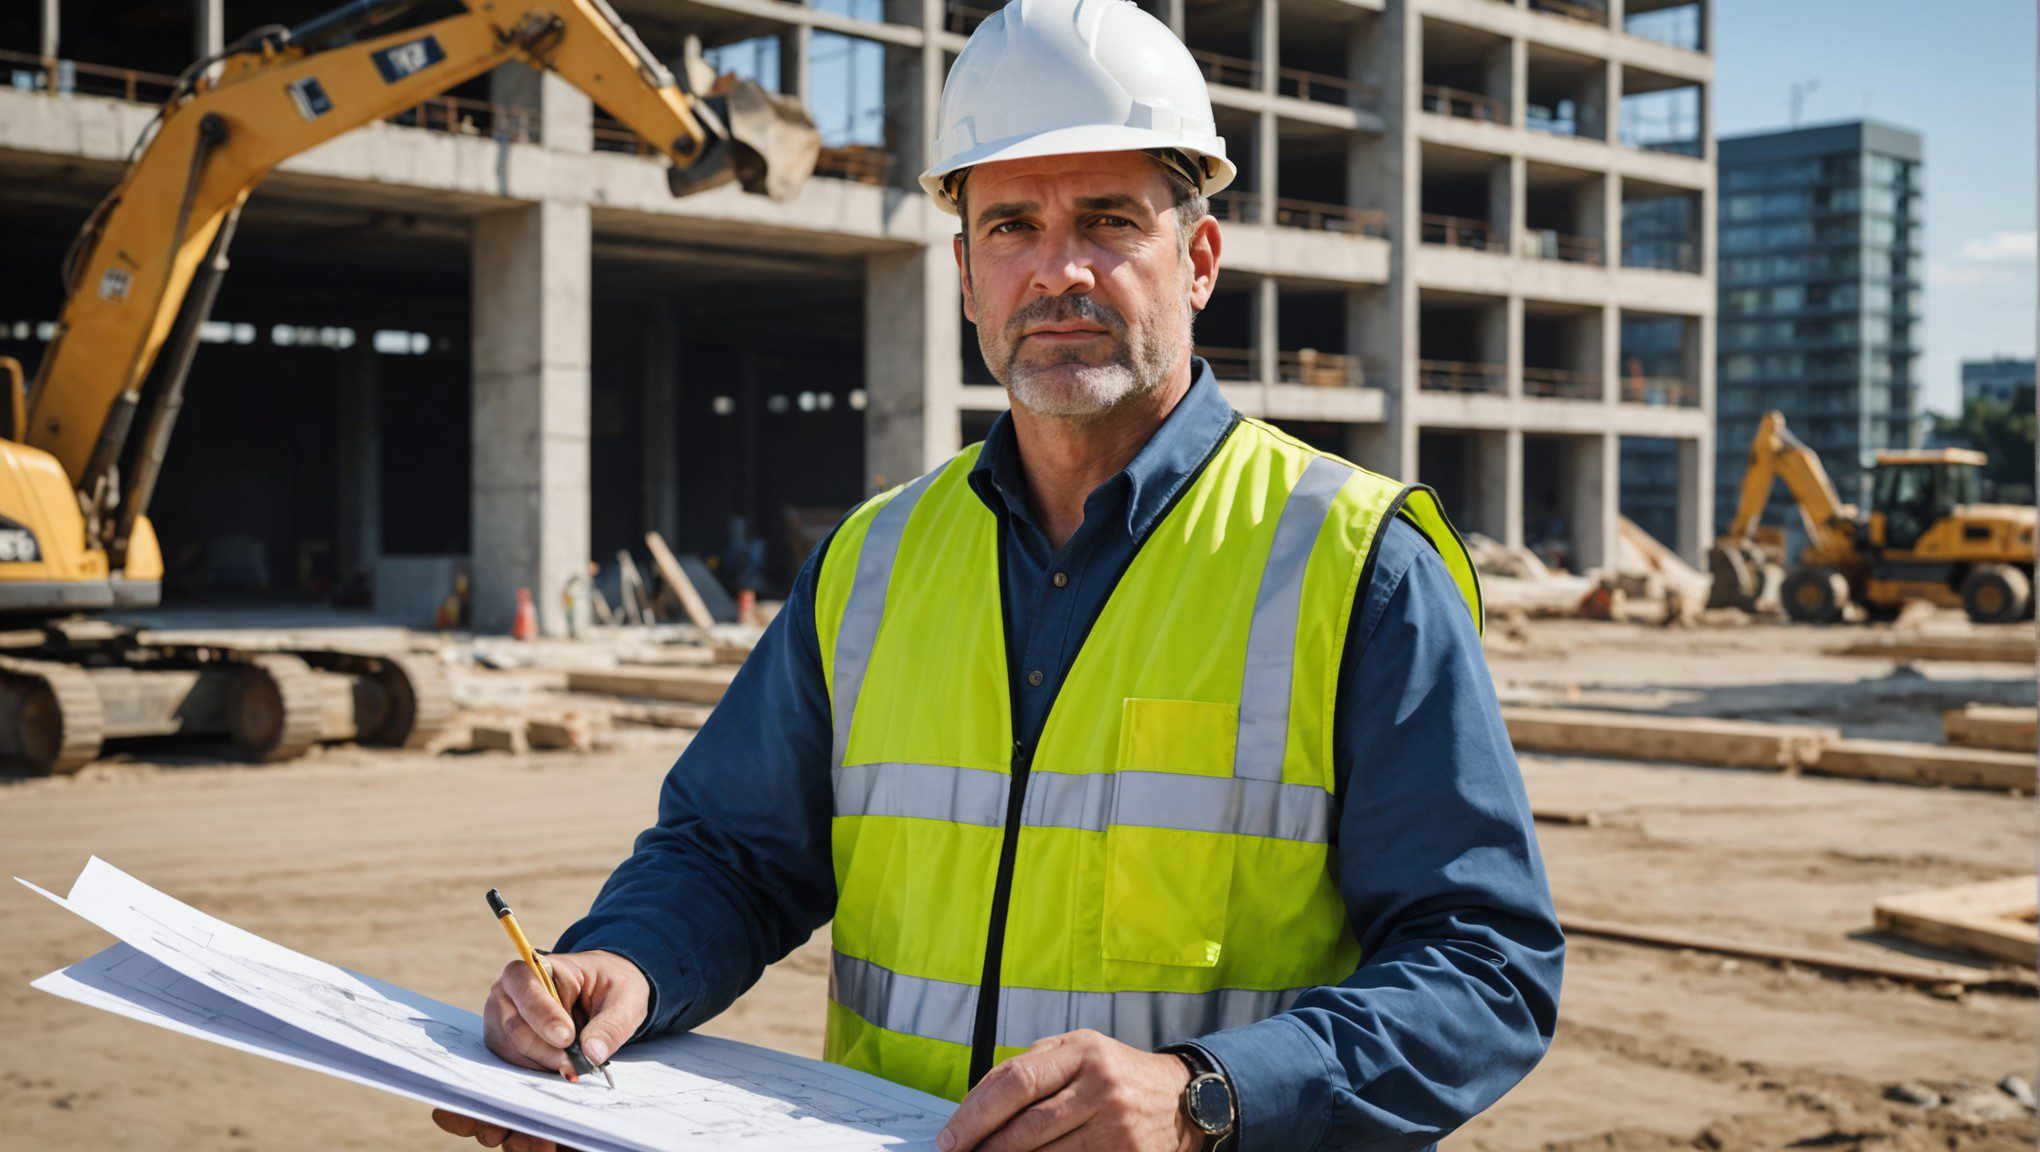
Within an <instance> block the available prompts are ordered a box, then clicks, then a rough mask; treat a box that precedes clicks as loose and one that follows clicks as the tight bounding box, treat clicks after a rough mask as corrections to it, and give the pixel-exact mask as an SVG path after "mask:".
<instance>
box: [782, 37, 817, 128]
mask: <svg viewBox="0 0 2040 1152" xmlns="http://www.w3.org/2000/svg"><path fill="white" fill-rule="evenodd" d="M814 47H815V30H814V28H813V27H812V26H810V25H807V24H795V25H794V26H793V27H791V28H788V29H787V30H786V31H784V32H782V33H780V34H779V90H780V93H781V94H782V95H786V96H791V97H793V98H794V99H796V100H799V101H800V102H801V103H802V104H803V105H806V106H808V107H810V108H812V107H813V106H814V92H813V88H814V77H813V74H812V65H813V64H814V55H815V52H814Z"/></svg>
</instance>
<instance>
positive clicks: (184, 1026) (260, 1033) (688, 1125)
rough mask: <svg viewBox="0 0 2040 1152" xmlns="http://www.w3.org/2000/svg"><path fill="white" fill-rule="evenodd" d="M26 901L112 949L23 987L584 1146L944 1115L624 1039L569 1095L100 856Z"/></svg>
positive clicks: (830, 1077)
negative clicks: (84, 924) (66, 913)
mask: <svg viewBox="0 0 2040 1152" xmlns="http://www.w3.org/2000/svg"><path fill="white" fill-rule="evenodd" d="M23 883H24V884H26V883H27V882H26V881H23ZM27 886H28V887H30V888H35V886H34V885H32V884H30V885H27ZM35 890H36V891H38V892H42V893H43V895H45V896H49V898H50V899H52V900H54V901H56V902H57V903H59V904H61V905H63V906H64V907H66V908H68V909H70V910H71V911H72V912H74V913H76V914H78V915H79V916H82V917H83V918H85V919H86V920H89V921H91V922H92V923H94V924H96V925H98V926H99V927H101V928H103V929H105V930H106V931H108V932H110V933H112V934H113V935H114V936H116V937H118V938H119V939H120V940H121V941H122V944H120V945H116V946H115V947H113V948H109V949H107V950H106V951H104V952H101V953H100V954H98V955H97V956H94V957H92V958H91V959H89V960H86V961H83V962H82V963H79V964H75V965H72V966H71V967H70V968H67V969H64V970H63V971H61V972H56V973H51V974H50V975H48V976H45V977H43V978H42V979H41V980H38V981H36V982H35V986H36V987H38V988H40V989H42V990H44V991H47V992H50V993H53V994H55V995H58V996H62V997H65V998H66V999H70V1000H75V1001H78V1002H80V1003H84V1004H89V1005H92V1006H94V1007H98V1008H102V1009H105V1010H107V1011H112V1012H116V1013H118V1014H120V1015H124V1016H128V1017H130V1018H133V1019H138V1020H142V1021H145V1022H148V1023H151V1024H156V1025H158V1026H161V1027H166V1028H170V1029H173V1030H175V1031H179V1032H184V1033H186V1034H189V1035H194V1036H198V1037H200V1038H203V1039H207V1040H212V1041H214V1042H216V1043H220V1044H226V1045H228V1046H230V1047H234V1048H238V1049H241V1050H243V1051H247V1052H253V1053H255V1054H258V1055H262V1056H266V1057H269V1058H271V1059H275V1060H280V1061H282V1062H284V1063H287V1064H293V1065H296V1066H298V1067H304V1068H310V1069H313V1070H315V1071H320V1072H325V1073H327V1074H329V1075H333V1076H337V1077H340V1078H341V1079H345V1080H350V1081H353V1082H355V1083H359V1084H365V1085H368V1086H371V1087H375V1088H380V1089H383V1090H385V1091H389V1092H395V1093H397V1094H399V1095H404V1096H408V1097H411V1098H413V1099H417V1100H421V1101H425V1102H428V1103H431V1104H433V1105H435V1106H438V1107H444V1108H449V1109H452V1110H455V1111H460V1112H464V1113H466V1114H468V1115H472V1116H478V1117H480V1118H482V1119H485V1120H488V1121H490V1122H492V1123H497V1124H502V1125H505V1126H507V1127H511V1128H515V1129H517V1130H519V1131H525V1132H530V1133H532V1134H534V1135H538V1136H544V1137H546V1138H548V1139H552V1140H556V1141H559V1142H562V1143H566V1144H570V1145H572V1146H574V1147H576V1148H582V1149H587V1150H589V1152H610V1150H615V1152H634V1150H640V1149H641V1150H645V1152H653V1150H661V1149H684V1150H692V1149H731V1150H742V1152H780V1150H782V1149H784V1150H788V1152H790V1150H792V1149H817V1150H821V1152H864V1150H867V1149H870V1150H877V1149H902V1150H907V1152H927V1150H929V1149H932V1148H933V1147H934V1137H935V1134H936V1132H937V1131H939V1130H940V1129H941V1127H942V1124H943V1123H944V1121H945V1120H946V1119H947V1118H948V1115H949V1112H950V1111H951V1109H952V1107H953V1106H952V1105H951V1104H949V1103H948V1102H947V1101H944V1100H941V1099H938V1098H936V1097H933V1096H928V1095H925V1094H923V1093H919V1092H915V1091H912V1090H910V1089H906V1088H902V1087H899V1086H898V1085H895V1084H891V1083H889V1082H887V1081H884V1080H880V1079H878V1078H876V1077H873V1076H867V1075H865V1074H863V1073H859V1072H853V1071H850V1070H847V1069H843V1068H838V1067H835V1066H833V1065H829V1064H823V1063H820V1062H818V1061H814V1060H806V1059H802V1058H799V1057H795V1056H788V1055H785V1054H783V1053H779V1052H773V1051H770V1050H768V1049H764V1048H756V1047H753V1046H750V1045H746V1044H739V1043H736V1042H734V1041H728V1040H720V1039H714V1038H710V1037H705V1036H672V1037H660V1038H656V1039H652V1040H646V1041H639V1042H636V1043H633V1044H631V1045H629V1046H627V1047H626V1048H624V1049H623V1050H622V1051H621V1052H619V1053H617V1055H616V1056H615V1057H613V1058H612V1059H611V1061H610V1064H609V1067H610V1071H611V1072H612V1073H613V1074H614V1075H615V1077H616V1089H615V1090H614V1091H611V1090H609V1089H607V1088H604V1087H601V1086H599V1084H598V1083H596V1082H594V1081H584V1082H583V1083H581V1084H569V1083H567V1082H566V1081H564V1080H561V1079H559V1078H558V1077H555V1076H548V1075H543V1074H540V1073H537V1072H532V1071H529V1070H526V1069H522V1068H516V1067H513V1066H511V1065H509V1064H506V1063H504V1062H503V1061H502V1060H500V1059H498V1058H497V1057H496V1056H495V1055H494V1054H493V1053H491V1052H490V1051H489V1050H488V1049H487V1047H486V1046H485V1045H484V1044H483V1042H482V1026H481V1018H480V1017H479V1016H477V1015H475V1014H474V1013H472V1012H469V1011H466V1010H464V1009H460V1008H455V1007H453V1006H451V1005H448V1004H443V1003H440V1002H439V1001H436V1000H432V999H430V998H428V997H424V996H420V995H418V994H416V993H413V992H410V991H407V990H405V989H402V988H399V987H396V986H394V985H391V984H386V983H384V982H382V981H379V980H375V979H373V978H371V977H366V976H362V975H358V974H356V973H353V972H349V971H347V970H345V969H342V968H337V967H334V966H332V965H330V964H326V963H323V962H321V961H318V960H315V959H312V958H311V957H308V956H304V955H302V954H300V953H297V952H293V951H291V950H290V949H287V948H283V947H281V946H279V945H276V944H273V943H271V942H269V941H267V940H264V939H262V938H261V937H258V936H254V935H251V934H250V933H247V932H243V931H242V930H240V929H238V928H235V927H234V926H233V925H231V924H228V923H225V922H224V921H221V920H218V919H215V918H213V917H211V916H208V915H206V914H205V913H203V912H200V911H198V910H196V909H194V908H191V907H189V906H187V905H185V904H182V903H179V902H178V901H176V900H174V899H172V898H170V897H168V896H166V895H164V894H163V893H161V892H158V891H156V890H155V889H153V888H150V887H149V886H148V885H146V884H143V883H141V882H140V881H137V880H135V879H134V878H132V877H130V876H128V875H127V874H125V873H123V872H121V871H120V870H119V869H117V868H114V867H113V866H111V865H109V864H106V863H105V862H103V861H101V860H98V859H96V858H95V859H93V860H92V861H90V862H89V863H88V864H87V865H86V868H85V871H84V872H83V873H82V874H81V875H80V876H79V878H78V880H77V883H75V884H74V885H73V886H72V888H71V892H70V894H69V895H68V896H67V897H62V898H60V897H57V896H54V895H51V894H50V893H48V892H43V890H42V889H40V888H35Z"/></svg>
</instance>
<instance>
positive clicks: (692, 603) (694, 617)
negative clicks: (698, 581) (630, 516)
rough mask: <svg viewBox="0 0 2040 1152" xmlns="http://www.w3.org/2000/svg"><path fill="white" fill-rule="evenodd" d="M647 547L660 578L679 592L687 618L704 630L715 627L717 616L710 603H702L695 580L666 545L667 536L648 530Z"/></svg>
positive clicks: (646, 534)
mask: <svg viewBox="0 0 2040 1152" xmlns="http://www.w3.org/2000/svg"><path fill="white" fill-rule="evenodd" d="M645 547H647V548H650V549H651V550H652V563H653V564H654V565H656V566H657V567H658V569H659V578H660V579H662V580H664V581H665V582H666V587H668V588H671V589H672V590H673V591H674V592H676V593H678V594H679V596H680V606H681V607H682V608H684V609H686V611H687V619H688V620H689V621H691V622H692V623H693V624H694V626H695V627H696V628H699V629H701V630H702V631H704V632H706V631H708V630H709V629H711V628H713V627H715V617H714V616H711V615H709V612H708V605H706V604H704V603H702V601H701V593H700V592H699V591H698V590H696V588H695V587H694V581H692V580H689V579H688V578H687V573H685V572H683V571H681V569H680V561H678V560H676V559H674V558H673V550H672V549H671V548H668V547H666V538H665V537H664V536H661V535H659V534H658V533H657V532H647V533H645Z"/></svg>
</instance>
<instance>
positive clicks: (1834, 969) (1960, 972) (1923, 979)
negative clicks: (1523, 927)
mask: <svg viewBox="0 0 2040 1152" xmlns="http://www.w3.org/2000/svg"><path fill="white" fill-rule="evenodd" d="M1558 926H1559V927H1560V928H1561V929H1563V930H1564V932H1565V934H1566V935H1568V936H1596V937H1599V938H1601V939H1603V940H1619V941H1621V942H1623V943H1625V944H1642V945H1645V946H1647V947H1651V948H1680V949H1685V950H1688V951H1692V952H1710V953H1713V954H1715V955H1717V956H1736V957H1740V958H1742V959H1746V960H1763V961H1767V962H1769V963H1773V964H1797V965H1800V966H1801V967H1804V968H1812V969H1815V970H1817V971H1821V972H1831V973H1834V974H1836V975H1840V976H1867V977H1872V978H1874V979H1878V980H1896V981H1899V982H1901V983H1906V984H1922V985H1926V986H1928V987H1937V988H1939V987H1954V988H1975V987H1979V986H1982V985H1990V984H2001V983H2005V982H2007V981H2011V982H2019V981H2017V980H2016V978H2014V977H2011V976H2010V975H2009V974H2007V973H2002V972H1984V971H1979V970H1977V969H1974V968H1962V967H1958V966H1956V965H1954V964H1939V963H1935V962H1933V961H1927V960H1921V961H1900V960H1880V959H1874V958H1871V957H1867V956H1866V957H1856V956H1850V955H1847V954H1844V953H1839V952H1822V951H1817V950H1815V949H1811V948H1794V947H1791V946H1789V945H1778V944H1758V943H1754V942H1747V941H1739V940H1724V939H1721V938H1720V937H1715V936H1703V935H1701V934H1699V933H1696V932H1680V931H1677V930H1674V929H1669V928H1652V927H1646V926H1644V925H1640V924H1620V923H1617V922H1615V921H1613V920H1597V919H1594V918H1592V917H1587V916H1560V917H1559V918H1558Z"/></svg>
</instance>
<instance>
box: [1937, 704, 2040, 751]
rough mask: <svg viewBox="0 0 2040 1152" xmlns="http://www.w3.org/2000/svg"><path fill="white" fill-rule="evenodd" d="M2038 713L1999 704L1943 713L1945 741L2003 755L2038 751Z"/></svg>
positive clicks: (1970, 706)
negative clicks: (2035, 719)
mask: <svg viewBox="0 0 2040 1152" xmlns="http://www.w3.org/2000/svg"><path fill="white" fill-rule="evenodd" d="M2033 721H2034V710H2033V709H2031V708H2007V707H2003V706H2001V705H1996V704H1970V705H1968V706H1966V707H1962V708H1950V709H1949V710H1947V711H1946V712H1943V713H1941V738H1942V739H1943V740H1945V741H1947V742H1948V743H1950V744H1955V745H1959V746H1961V747H1964V748H1994V749H1996V750H1998V751H2000V752H2031V751H2034V750H2035V747H2036V742H2035V740H2034V734H2033V730H2034V724H2033Z"/></svg>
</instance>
